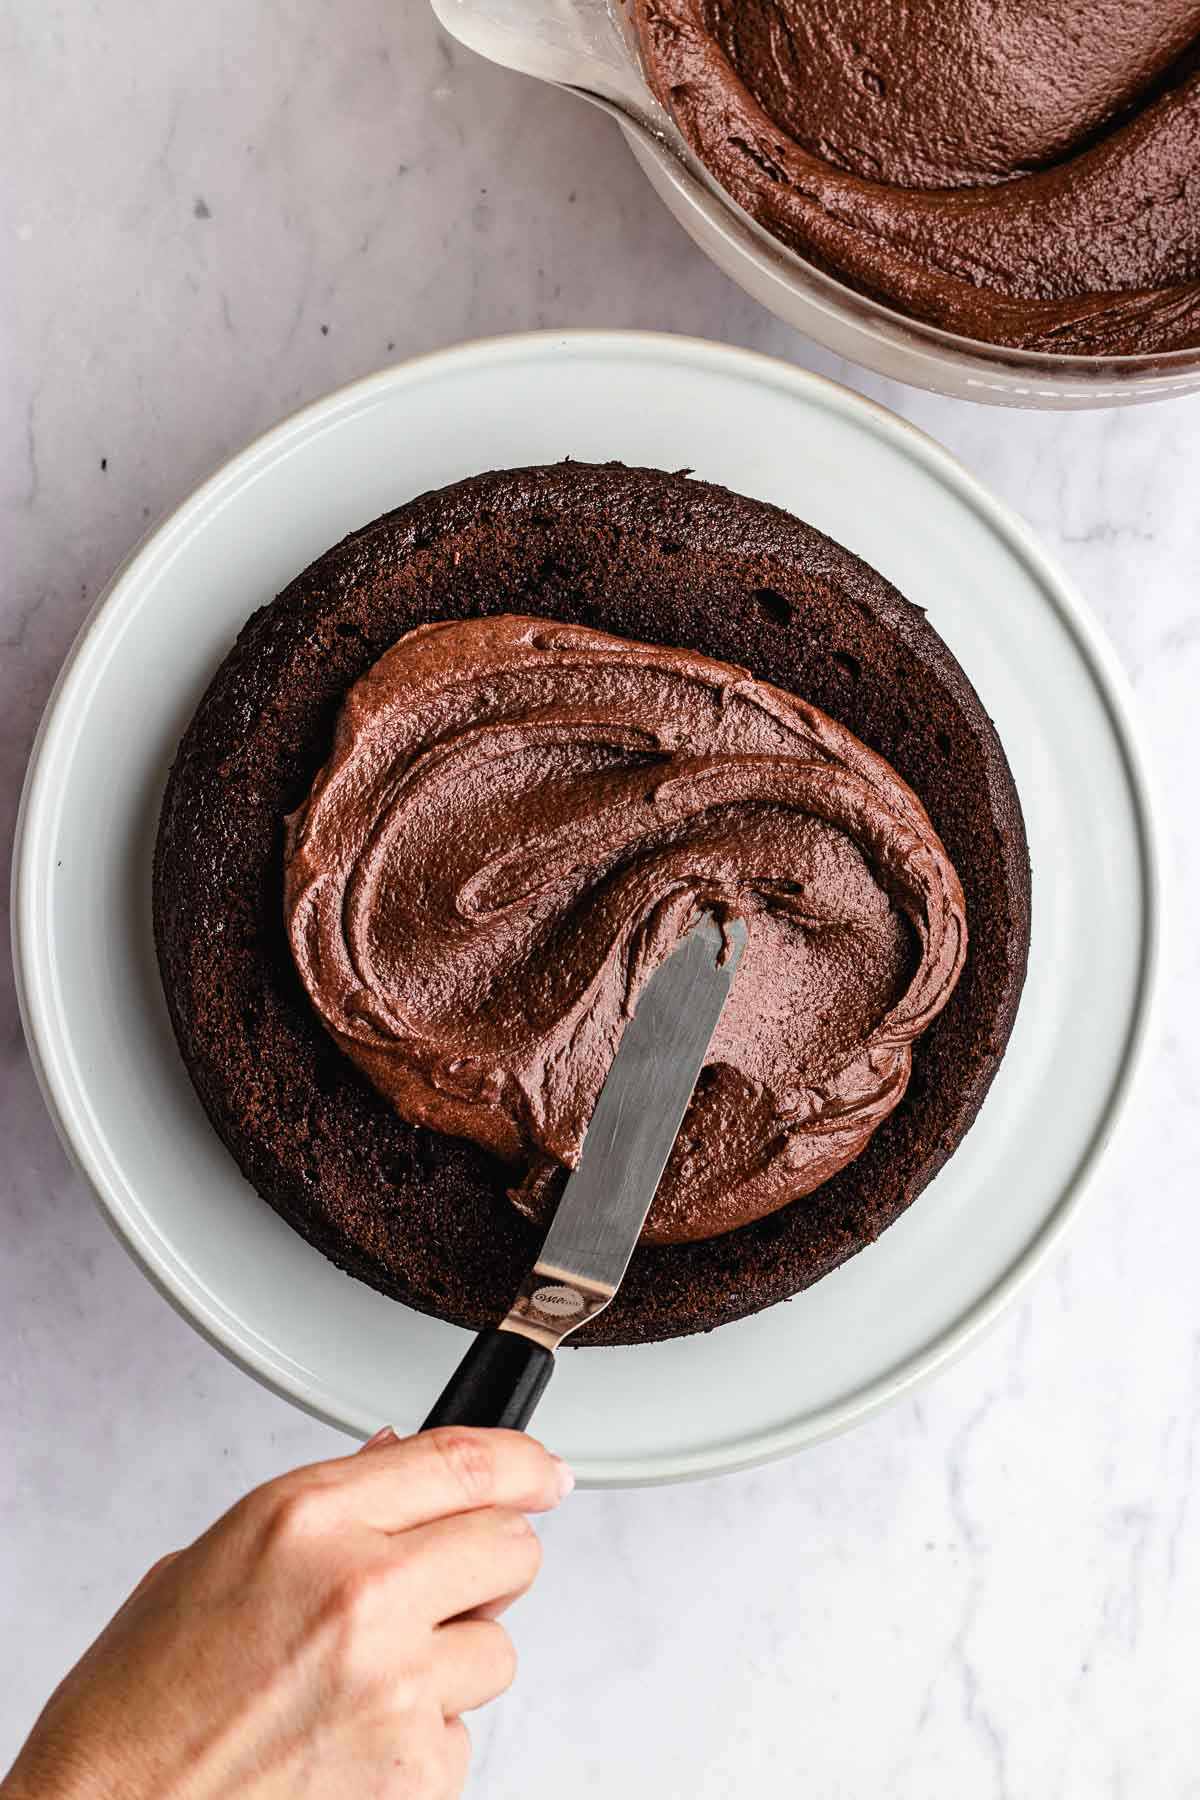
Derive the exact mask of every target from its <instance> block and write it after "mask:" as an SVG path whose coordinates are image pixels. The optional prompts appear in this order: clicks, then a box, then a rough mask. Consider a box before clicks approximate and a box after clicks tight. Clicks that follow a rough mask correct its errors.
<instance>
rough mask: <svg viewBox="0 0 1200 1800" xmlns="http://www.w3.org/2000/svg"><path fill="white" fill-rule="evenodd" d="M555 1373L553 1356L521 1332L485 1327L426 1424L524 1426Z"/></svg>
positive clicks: (430, 1426) (425, 1427)
mask: <svg viewBox="0 0 1200 1800" xmlns="http://www.w3.org/2000/svg"><path fill="white" fill-rule="evenodd" d="M553 1373H554V1357H553V1355H552V1353H551V1352H550V1351H549V1350H547V1349H545V1348H544V1347H543V1345H541V1344H535V1343H534V1342H533V1340H532V1338H527V1337H522V1336H521V1334H520V1333H519V1332H516V1331H481V1332H480V1334H479V1336H478V1337H477V1338H476V1339H475V1342H474V1343H473V1344H472V1345H471V1347H470V1349H469V1350H468V1351H467V1354H466V1355H465V1356H464V1357H463V1359H462V1361H461V1362H460V1363H459V1365H458V1367H457V1369H455V1371H454V1373H453V1375H452V1376H451V1377H450V1379H449V1381H448V1382H447V1383H446V1385H445V1387H444V1388H443V1389H442V1391H441V1394H440V1395H439V1396H438V1398H437V1400H436V1402H435V1403H434V1407H433V1411H432V1412H431V1413H430V1415H429V1417H428V1418H427V1419H426V1421H425V1423H424V1424H423V1425H422V1427H421V1430H422V1431H431V1430H432V1429H433V1427H434V1426H435V1425H498V1426H505V1427H507V1428H508V1429H509V1430H511V1431H524V1429H525V1427H526V1425H528V1423H529V1421H530V1419H531V1418H532V1417H533V1409H534V1407H535V1406H536V1405H537V1403H538V1401H539V1400H540V1399H541V1397H542V1395H543V1394H544V1393H545V1391H546V1383H547V1382H548V1381H549V1379H550V1377H551V1375H552V1374H553Z"/></svg>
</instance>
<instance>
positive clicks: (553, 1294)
mask: <svg viewBox="0 0 1200 1800" xmlns="http://www.w3.org/2000/svg"><path fill="white" fill-rule="evenodd" d="M531 1299H532V1301H533V1304H534V1305H535V1306H536V1307H537V1309H538V1311H539V1312H540V1313H545V1315H546V1317H547V1318H548V1319H570V1318H572V1317H573V1316H574V1315H575V1314H576V1313H580V1312H582V1311H583V1305H584V1302H583V1295H582V1294H577V1293H576V1292H575V1289H574V1288H569V1287H540V1288H535V1289H534V1291H533V1294H532V1295H531Z"/></svg>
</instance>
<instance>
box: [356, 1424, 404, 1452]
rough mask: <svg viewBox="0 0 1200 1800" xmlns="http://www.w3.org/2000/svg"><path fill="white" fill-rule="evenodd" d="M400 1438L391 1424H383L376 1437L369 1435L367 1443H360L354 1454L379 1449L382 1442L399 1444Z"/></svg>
mask: <svg viewBox="0 0 1200 1800" xmlns="http://www.w3.org/2000/svg"><path fill="white" fill-rule="evenodd" d="M399 1442H400V1439H399V1438H398V1437H397V1436H396V1433H395V1432H394V1431H393V1430H392V1428H391V1426H390V1425H381V1426H380V1427H379V1430H378V1431H377V1432H376V1433H375V1435H374V1437H369V1438H368V1439H367V1441H366V1443H365V1444H360V1445H359V1447H358V1449H357V1450H356V1451H355V1452H354V1455H356V1456H361V1455H362V1453H363V1451H364V1450H378V1448H379V1446H380V1445H381V1444H398V1443H399Z"/></svg>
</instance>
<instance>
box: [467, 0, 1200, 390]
mask: <svg viewBox="0 0 1200 1800" xmlns="http://www.w3.org/2000/svg"><path fill="white" fill-rule="evenodd" d="M434 7H435V10H436V12H437V14H438V16H439V18H440V20H441V22H442V24H443V25H444V26H445V27H446V28H447V29H448V30H450V31H451V32H452V33H453V34H454V35H455V36H456V37H457V38H459V39H460V41H462V42H463V43H465V44H467V45H468V46H469V47H470V48H472V49H474V50H476V51H478V52H480V53H481V54H483V55H485V56H488V57H490V58H491V59H492V60H493V61H496V62H499V63H502V64H503V65H505V66H506V67H510V68H516V69H521V70H523V71H525V72H527V73H529V74H532V75H536V76H538V77H540V78H541V79H543V80H547V81H551V82H554V83H556V84H557V85H560V86H563V87H567V88H569V89H571V90H572V91H573V92H575V93H577V94H579V95H581V96H582V97H583V98H586V99H589V100H591V101H593V102H594V103H595V104H598V105H600V106H602V107H603V108H605V109H606V110H607V111H609V112H611V113H612V114H614V115H615V117H616V118H617V120H618V123H619V124H620V126H621V129H622V131H623V132H624V133H625V136H626V138H627V140H628V141H629V144H630V146H631V148H632V150H633V152H634V154H635V156H636V157H637V159H638V161H639V162H640V163H641V165H642V167H643V169H644V170H645V172H646V174H647V176H648V177H649V179H650V181H651V183H652V184H653V186H654V188H655V189H656V191H657V192H658V194H659V195H660V197H661V198H662V199H663V200H664V201H665V203H666V204H667V206H668V207H669V208H670V210H671V211H672V212H673V213H674V215H675V216H676V218H677V219H678V220H679V221H680V223H681V224H682V225H683V226H684V228H685V229H686V230H687V231H688V233H689V234H690V235H691V237H692V238H693V239H694V240H695V242H696V243H697V244H698V245H699V246H700V248H701V249H702V250H704V251H705V253H706V254H707V255H708V256H709V257H710V258H711V259H712V260H713V261H714V262H715V263H716V264H717V265H718V266H719V267H720V268H721V269H723V270H724V271H725V273H726V274H728V275H729V276H731V277H732V279H733V280H735V281H736V282H738V284H739V285H740V286H741V287H742V288H744V289H745V290H746V292H748V293H749V294H751V295H753V297H754V298H755V299H757V300H758V301H760V302H761V303H762V304H763V305H764V306H766V307H768V308H769V309H770V310H771V311H772V312H774V313H775V314H777V315H778V316H779V317H780V318H782V319H784V320H786V321H787V322H788V323H789V324H791V325H794V326H795V327H796V328H797V329H798V330H800V331H802V332H804V333H805V335H806V336H808V337H810V338H812V339H814V340H815V341H817V342H818V343H821V344H823V345H824V346H826V347H827V348H828V349H830V350H833V351H835V352H836V353H837V354H839V355H841V356H845V357H848V358H849V359H851V360H853V361H855V362H857V363H860V364H862V365H863V366H865V367H867V368H870V369H873V370H875V371H876V372H878V373H879V374H883V375H887V376H891V377H894V378H896V379H899V380H902V381H907V382H910V383H912V384H914V385H916V386H920V387H925V388H930V389H932V390H934V391H937V392H940V393H945V394H950V395H953V396H956V397H959V398H964V399H974V400H983V401H992V402H995V403H998V404H1001V405H1015V406H1048V407H1070V406H1098V405H1114V404H1121V403H1124V402H1132V401H1142V400H1151V399H1157V398H1161V397H1165V396H1167V395H1172V394H1178V393H1182V392H1187V391H1191V390H1194V389H1196V388H1198V387H1200V4H1197V0H1147V4H1145V5H1143V6H1139V7H1130V6H1128V5H1126V4H1124V0H1047V3H1046V4H1044V5H1042V6H1039V7H1030V6H1027V5H1026V4H1025V3H1024V0H995V3H994V4H989V5H987V6H981V5H980V4H978V0H836V3H835V0H626V3H625V4H621V3H620V0H616V3H614V4H609V3H608V0H434Z"/></svg>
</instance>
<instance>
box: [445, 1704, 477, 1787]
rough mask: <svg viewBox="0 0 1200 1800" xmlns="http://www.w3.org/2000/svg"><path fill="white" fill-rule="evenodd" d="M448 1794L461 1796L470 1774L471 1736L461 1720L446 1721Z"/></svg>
mask: <svg viewBox="0 0 1200 1800" xmlns="http://www.w3.org/2000/svg"><path fill="white" fill-rule="evenodd" d="M446 1761H447V1764H448V1770H447V1776H448V1782H449V1785H448V1787H447V1789H446V1792H447V1793H448V1794H453V1795H458V1794H461V1793H462V1791H463V1789H464V1788H465V1787H466V1785H467V1776H468V1775H469V1774H470V1773H471V1734H470V1732H469V1731H468V1730H467V1728H466V1726H465V1725H464V1724H463V1722H462V1720H461V1719H447V1720H446Z"/></svg>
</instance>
